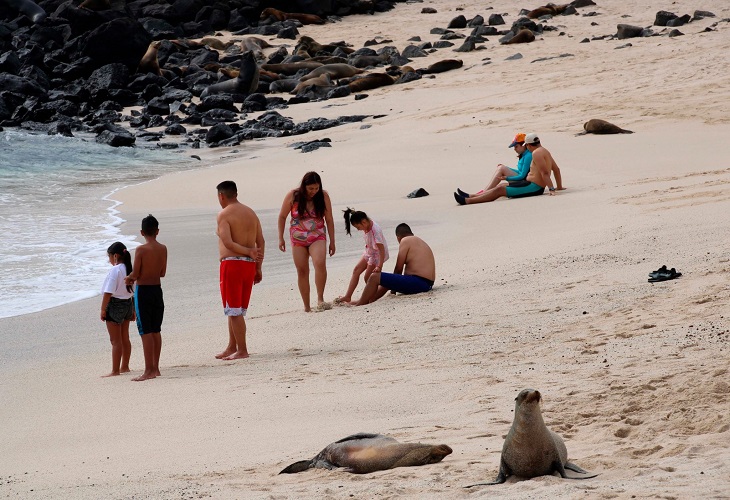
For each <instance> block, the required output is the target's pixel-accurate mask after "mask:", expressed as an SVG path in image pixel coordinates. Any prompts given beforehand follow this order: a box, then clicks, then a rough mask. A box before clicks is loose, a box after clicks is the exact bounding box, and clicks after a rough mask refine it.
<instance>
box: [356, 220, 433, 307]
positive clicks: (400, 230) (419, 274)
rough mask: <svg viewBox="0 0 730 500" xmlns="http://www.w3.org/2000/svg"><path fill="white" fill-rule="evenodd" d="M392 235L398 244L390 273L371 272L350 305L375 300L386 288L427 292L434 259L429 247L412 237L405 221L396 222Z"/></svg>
mask: <svg viewBox="0 0 730 500" xmlns="http://www.w3.org/2000/svg"><path fill="white" fill-rule="evenodd" d="M395 237H396V238H397V239H398V245H399V246H398V259H397V260H396V261H395V269H394V270H393V273H392V274H391V273H382V272H374V273H373V274H372V275H370V278H369V279H368V281H367V285H365V289H364V290H363V291H362V295H361V296H360V299H359V300H358V301H357V302H355V303H354V304H352V305H355V306H364V305H366V304H370V303H372V302H375V301H376V300H378V299H379V298H381V297H382V296H383V295H385V294H386V293H387V292H388V290H390V291H391V292H392V293H396V292H397V293H403V294H408V295H412V294H416V293H423V292H428V291H429V290H431V288H432V287H433V283H434V281H435V280H436V260H435V259H434V256H433V251H432V250H431V247H430V246H428V244H427V243H426V242H425V241H423V240H422V239H421V238H419V237H418V236H415V235H414V234H413V231H411V228H410V226H408V224H406V223H402V224H398V227H396V228H395Z"/></svg>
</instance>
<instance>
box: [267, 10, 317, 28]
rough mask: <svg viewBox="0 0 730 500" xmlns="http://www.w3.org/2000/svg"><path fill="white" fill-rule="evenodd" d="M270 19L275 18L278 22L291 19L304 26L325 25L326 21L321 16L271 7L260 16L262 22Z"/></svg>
mask: <svg viewBox="0 0 730 500" xmlns="http://www.w3.org/2000/svg"><path fill="white" fill-rule="evenodd" d="M269 18H274V19H275V20H276V21H286V20H289V19H294V20H296V21H299V22H300V23H302V24H324V19H322V18H321V17H319V16H315V15H314V14H297V13H290V12H282V11H280V10H277V9H272V8H271V7H269V8H267V9H264V10H263V11H261V15H260V16H259V19H260V20H261V21H264V20H266V19H269Z"/></svg>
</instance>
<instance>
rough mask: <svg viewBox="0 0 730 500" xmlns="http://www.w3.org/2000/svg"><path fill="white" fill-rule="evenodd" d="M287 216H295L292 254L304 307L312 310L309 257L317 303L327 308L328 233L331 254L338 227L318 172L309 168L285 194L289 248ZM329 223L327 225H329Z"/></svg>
mask: <svg viewBox="0 0 730 500" xmlns="http://www.w3.org/2000/svg"><path fill="white" fill-rule="evenodd" d="M287 216H291V221H290V225H289V237H290V238H291V244H292V257H293V259H294V265H295V266H296V268H297V284H298V285H299V294H300V295H301V296H302V301H303V302H304V310H305V311H306V312H309V311H310V310H311V308H310V304H309V258H310V257H311V258H312V263H313V264H314V284H315V286H316V287H317V307H318V308H319V309H327V308H328V306H329V304H327V303H326V302H325V301H324V287H325V284H326V283H327V266H326V259H327V233H329V236H330V243H329V254H330V256H332V255H334V254H335V231H334V222H333V220H332V204H331V203H330V197H329V195H328V194H327V191H324V190H323V189H322V179H321V178H320V176H319V174H318V173H317V172H307V173H306V174H304V177H303V178H302V182H301V184H300V185H299V187H298V188H297V189H293V190H291V191H289V192H288V193H287V195H286V196H285V197H284V202H283V203H282V204H281V212H279V250H281V251H282V252H285V251H286V242H285V241H284V228H285V226H286V219H287ZM325 227H326V229H325Z"/></svg>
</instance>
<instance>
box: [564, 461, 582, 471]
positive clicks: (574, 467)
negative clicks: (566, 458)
mask: <svg viewBox="0 0 730 500" xmlns="http://www.w3.org/2000/svg"><path fill="white" fill-rule="evenodd" d="M563 467H565V468H566V469H570V470H572V471H575V472H580V473H581V474H588V471H585V470H583V469H581V468H580V467H578V466H577V465H575V464H574V463H572V462H565V465H563Z"/></svg>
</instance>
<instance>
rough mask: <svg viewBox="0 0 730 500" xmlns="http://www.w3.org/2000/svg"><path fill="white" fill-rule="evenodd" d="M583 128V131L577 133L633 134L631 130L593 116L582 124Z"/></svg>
mask: <svg viewBox="0 0 730 500" xmlns="http://www.w3.org/2000/svg"><path fill="white" fill-rule="evenodd" d="M583 130H584V132H581V133H579V134H578V135H583V134H633V132H632V131H631V130H625V129H622V128H621V127H619V126H617V125H614V124H613V123H609V122H607V121H606V120H600V119H598V118H593V119H591V120H588V121H587V122H585V123H584V124H583Z"/></svg>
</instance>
